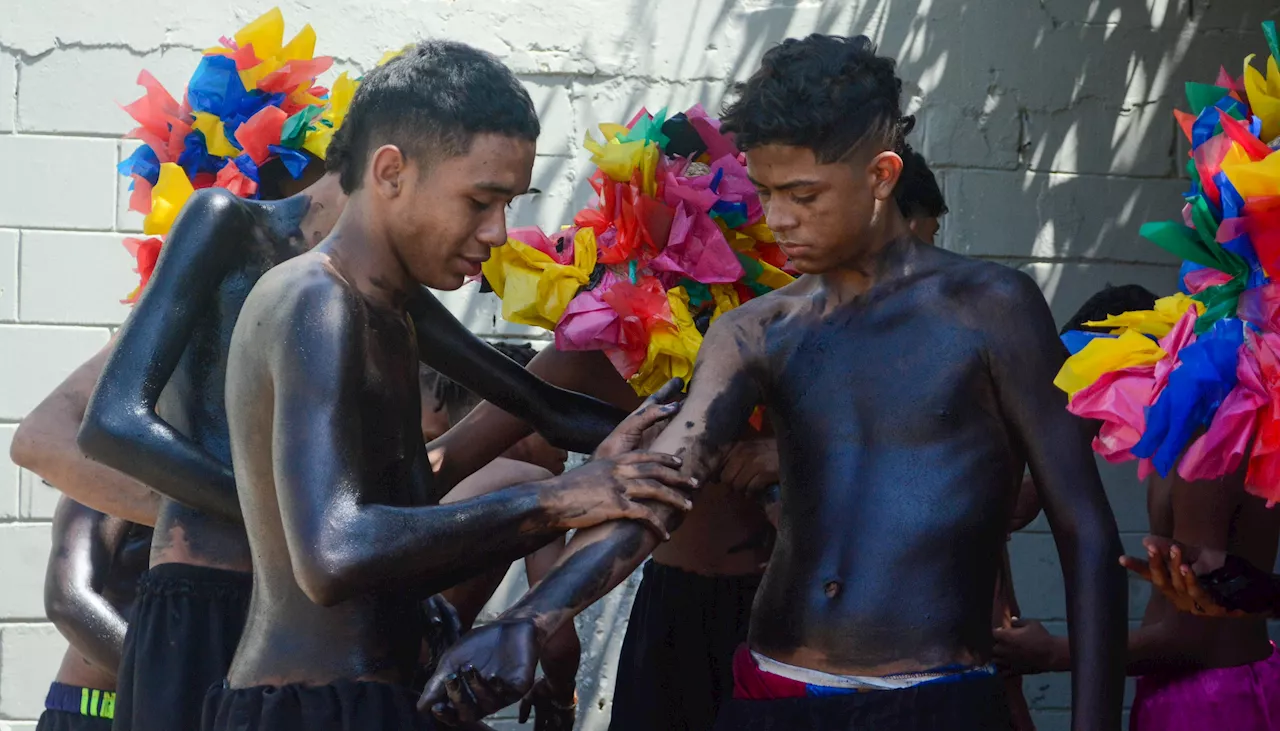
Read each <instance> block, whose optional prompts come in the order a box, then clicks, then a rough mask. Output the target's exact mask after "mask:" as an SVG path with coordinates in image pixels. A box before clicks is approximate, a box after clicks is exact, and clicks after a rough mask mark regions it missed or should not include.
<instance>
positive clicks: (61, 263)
mask: <svg viewBox="0 0 1280 731" xmlns="http://www.w3.org/2000/svg"><path fill="white" fill-rule="evenodd" d="M123 240H124V237H123V236H121V235H120V234H115V233H74V232H65V231H26V232H24V233H23V234H22V284H23V287H22V306H21V309H20V310H19V312H20V314H21V319H22V320H23V321H25V322H56V323H100V324H112V325H118V324H120V323H121V322H123V321H124V318H125V316H126V315H128V314H129V309H130V308H129V306H128V305H124V304H121V303H120V300H122V299H124V298H125V297H127V296H128V294H129V293H130V292H131V291H133V288H134V287H136V286H138V275H137V274H136V273H134V271H133V267H134V260H133V257H132V256H130V255H129V252H128V251H126V250H125V248H124V246H123V245H122V241H123Z"/></svg>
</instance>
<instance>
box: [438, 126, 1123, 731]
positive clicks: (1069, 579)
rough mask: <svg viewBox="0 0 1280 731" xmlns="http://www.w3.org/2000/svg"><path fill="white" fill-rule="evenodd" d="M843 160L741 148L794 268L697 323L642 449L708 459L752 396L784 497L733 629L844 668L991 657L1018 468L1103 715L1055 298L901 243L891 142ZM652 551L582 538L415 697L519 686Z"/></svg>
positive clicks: (1097, 552)
mask: <svg viewBox="0 0 1280 731" xmlns="http://www.w3.org/2000/svg"><path fill="white" fill-rule="evenodd" d="M851 155H852V158H851V160H850V161H848V162H837V163H833V164H829V165H823V164H819V163H818V162H817V161H816V159H815V158H814V155H813V152H812V151H811V150H808V149H805V148H797V147H791V146H786V145H764V146H762V147H760V148H754V149H752V150H750V151H749V152H748V154H747V158H748V170H749V172H750V174H751V176H752V178H753V179H754V180H755V181H756V183H757V187H758V189H759V191H760V193H761V201H762V203H763V204H764V206H765V214H766V217H767V219H768V221H769V223H770V226H771V228H772V229H773V230H774V233H775V235H776V236H777V238H778V241H779V243H780V244H781V246H782V248H783V251H784V252H785V253H787V255H788V256H789V257H790V259H791V261H792V264H793V266H795V267H796V268H797V269H798V270H800V271H801V272H804V273H805V274H806V276H803V277H801V278H800V280H799V281H797V282H795V283H794V284H793V285H791V286H788V287H786V288H784V289H782V290H779V291H777V292H774V293H772V294H770V295H767V296H764V297H760V298H757V299H755V300H752V301H750V302H748V303H746V304H745V305H743V306H742V307H740V308H738V309H736V310H733V311H731V312H729V313H727V314H725V315H724V316H722V317H721V318H720V319H719V320H717V322H716V323H715V324H714V325H712V327H711V329H710V331H709V332H708V334H707V337H706V339H705V341H704V343H703V346H702V350H701V352H700V353H699V358H698V364H697V368H696V370H695V377H694V380H693V383H692V384H691V387H690V390H689V396H688V398H687V400H686V401H685V403H684V405H683V407H682V409H681V414H680V416H679V417H678V418H676V419H674V420H673V421H672V424H671V425H670V426H669V427H668V428H667V429H666V431H664V432H663V434H662V435H661V436H660V437H658V439H657V440H656V441H655V442H654V444H653V446H652V448H653V449H654V450H661V451H667V452H670V453H672V454H676V455H678V456H680V457H682V458H683V460H684V468H683V469H684V471H685V472H686V473H688V474H690V475H693V476H697V477H702V476H706V475H709V474H712V473H714V471H715V470H716V469H717V468H718V467H719V465H720V463H721V461H722V460H723V459H724V456H725V453H726V452H727V450H728V448H729V445H730V443H731V441H732V440H733V439H734V437H735V436H736V434H737V431H738V429H739V428H740V427H741V425H742V423H743V422H744V421H745V420H746V419H747V418H748V416H749V414H750V411H751V409H752V407H753V406H754V405H755V404H756V403H760V402H763V403H764V404H765V407H766V410H767V413H768V415H769V418H770V420H771V421H772V424H773V427H774V431H775V432H776V435H777V438H778V446H779V453H780V467H781V475H782V481H781V482H782V510H781V518H780V521H779V528H778V539H777V545H776V547H775V549H774V553H773V557H772V559H771V561H770V563H769V568H768V570H767V571H766V573H765V576H764V580H763V582H762V584H761V587H760V590H759V592H758V594H757V596H756V602H755V607H754V610H753V614H752V621H751V630H750V644H751V646H752V647H753V648H754V649H756V650H758V651H760V652H762V653H764V654H766V655H769V656H770V657H773V658H775V659H777V660H780V661H782V662H786V663H790V664H794V665H799V666H802V667H808V668H813V669H817V670H823V671H827V672H832V673H839V674H860V675H884V674H889V673H895V672H905V671H912V670H924V669H929V668H935V667H938V666H942V665H948V664H953V663H962V664H976V663H983V662H986V661H987V660H989V658H990V654H991V645H992V629H991V608H992V605H991V598H992V595H993V591H994V582H995V576H996V571H997V567H998V564H999V561H1000V549H1001V546H1002V544H1003V542H1004V539H1005V535H1006V527H1007V526H1008V524H1009V518H1010V516H1011V513H1012V510H1013V504H1014V501H1015V500H1016V497H1017V492H1018V489H1019V485H1020V483H1021V481H1022V475H1023V471H1024V467H1025V466H1026V465H1028V464H1029V465H1030V468H1031V473H1032V475H1033V477H1034V478H1035V480H1036V484H1037V485H1038V486H1039V487H1040V491H1041V497H1042V500H1043V503H1044V506H1045V510H1046V513H1047V514H1048V517H1049V522H1050V525H1051V527H1052V529H1053V532H1054V537H1055V539H1056V541H1057V544H1058V547H1059V553H1060V555H1061V559H1062V565H1063V569H1064V573H1065V578H1066V585H1067V601H1068V608H1069V609H1068V612H1069V616H1070V617H1071V624H1072V638H1073V650H1074V651H1075V652H1074V653H1073V659H1074V664H1073V670H1074V671H1075V672H1074V673H1073V728H1075V729H1077V730H1082V729H1114V728H1117V727H1118V726H1119V723H1120V710H1121V702H1122V700H1123V698H1122V695H1123V693H1122V691H1123V682H1122V681H1123V655H1122V653H1123V648H1124V635H1125V629H1126V627H1125V611H1124V609H1125V597H1126V593H1127V592H1126V585H1125V580H1124V576H1123V572H1122V571H1119V570H1118V569H1119V564H1118V563H1117V557H1118V556H1119V555H1120V543H1119V535H1118V532H1117V530H1116V526H1115V520H1114V518H1113V517H1112V515H1111V511H1110V509H1109V507H1108V505H1107V502H1106V497H1105V495H1104V493H1103V490H1102V485H1101V481H1100V479H1099V477H1098V472H1097V469H1096V466H1095V465H1094V462H1093V458H1092V454H1091V453H1090V451H1089V445H1088V439H1087V437H1086V435H1085V434H1084V432H1083V431H1082V430H1081V427H1080V425H1079V424H1078V423H1077V421H1076V420H1075V419H1074V417H1072V416H1071V415H1070V414H1069V413H1068V412H1067V411H1066V408H1065V406H1066V404H1065V398H1064V396H1063V394H1062V392H1061V391H1058V390H1057V389H1056V388H1054V386H1053V383H1052V381H1053V377H1054V374H1055V373H1056V372H1057V370H1058V368H1059V367H1060V366H1061V364H1062V362H1063V360H1064V358H1065V356H1066V353H1065V352H1063V349H1062V346H1061V343H1060V341H1059V340H1058V338H1057V332H1056V328H1055V327H1054V324H1053V321H1052V317H1051V316H1050V313H1049V309H1048V306H1047V305H1046V303H1045V301H1044V298H1043V296H1042V295H1041V293H1040V291H1039V289H1038V288H1037V287H1036V285H1035V283H1034V282H1032V281H1031V280H1030V279H1029V278H1028V277H1026V276H1025V275H1024V274H1021V273H1018V272H1015V271H1013V270H1010V269H1008V268H1005V267H1002V266H1000V265H997V264H992V263H986V262H980V261H975V260H971V259H967V258H965V257H961V256H958V255H956V254H952V253H950V252H946V251H941V250H938V249H935V248H933V247H930V246H927V245H925V244H923V243H921V242H918V241H916V240H915V239H914V238H913V237H912V236H911V235H910V232H909V230H908V229H907V226H906V223H905V221H903V219H902V217H901V214H900V213H899V212H898V211H897V207H896V205H894V204H893V202H892V199H891V196H892V191H893V187H894V184H895V183H896V181H897V177H898V174H899V172H900V170H901V159H900V158H899V157H898V156H897V155H896V154H893V153H892V152H880V151H876V150H867V151H862V152H856V153H851ZM679 521H680V517H679V516H677V515H671V516H670V521H669V523H668V525H678V524H679ZM654 544H655V542H654V541H653V540H652V538H651V537H650V536H648V535H646V534H645V533H644V532H643V531H639V530H636V529H635V528H634V527H633V526H629V525H626V524H611V525H606V526H601V527H599V528H595V529H592V530H589V531H580V532H579V533H578V534H576V535H575V536H574V538H573V540H572V541H571V542H570V544H569V546H568V547H567V548H566V555H565V557H564V558H563V559H562V560H561V563H560V564H559V566H558V567H557V568H556V569H554V570H553V571H552V572H551V574H549V575H548V576H547V577H546V578H545V579H543V581H542V582H541V583H540V584H539V585H538V586H536V587H534V588H532V589H531V590H530V592H529V593H528V594H527V595H526V596H525V597H524V598H523V599H522V600H521V601H520V602H518V603H517V604H516V606H514V607H513V608H512V609H511V610H509V611H508V612H505V613H504V614H503V615H502V616H501V617H500V618H499V619H498V621H496V622H495V623H493V624H491V625H487V626H485V627H482V628H479V629H477V630H475V631H473V632H471V633H470V634H468V635H467V636H466V637H464V638H463V639H462V641H461V642H459V643H458V644H456V645H454V647H453V648H451V649H450V650H449V651H448V652H446V653H445V656H444V657H443V658H442V660H441V664H440V668H439V670H438V671H437V674H436V676H435V677H433V678H432V680H431V681H430V682H429V683H428V685H427V688H426V690H425V692H424V695H423V698H422V700H421V701H420V708H424V709H425V708H430V709H431V710H432V711H433V712H434V713H436V715H437V717H438V718H440V719H441V720H443V721H444V722H446V723H448V722H454V721H468V720H471V719H472V718H475V717H477V716H478V715H481V714H484V713H486V712H491V711H492V709H494V708H496V707H499V706H501V705H503V704H505V703H510V702H513V701H514V700H515V699H517V698H518V697H519V694H520V693H521V692H523V690H524V688H526V687H527V685H526V683H527V679H528V678H529V677H530V676H531V670H530V669H529V665H530V663H532V662H536V658H537V652H538V643H539V642H541V641H543V640H544V639H545V637H546V636H547V634H548V633H549V632H552V631H554V630H555V629H556V628H557V627H559V626H560V624H562V623H563V622H565V621H569V619H570V618H572V617H573V616H574V615H575V614H576V613H578V612H579V611H581V610H582V609H583V608H585V607H586V606H588V605H589V604H591V603H592V602H593V601H595V600H597V599H598V598H599V597H601V596H602V595H603V594H604V593H606V592H607V591H608V590H610V589H611V588H613V587H614V586H616V585H617V584H618V583H619V582H621V581H622V580H623V579H625V578H626V576H628V575H629V574H630V573H631V571H632V570H634V568H635V567H636V566H637V565H638V564H639V563H640V562H641V561H642V560H643V558H644V556H645V555H646V554H647V553H648V552H649V551H650V550H651V549H652V548H653V546H654ZM468 671H469V672H468Z"/></svg>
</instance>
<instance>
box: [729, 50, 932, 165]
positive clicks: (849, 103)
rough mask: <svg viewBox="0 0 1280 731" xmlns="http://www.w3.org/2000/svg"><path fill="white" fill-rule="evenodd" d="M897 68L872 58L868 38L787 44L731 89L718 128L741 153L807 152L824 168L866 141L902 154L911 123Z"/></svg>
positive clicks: (880, 58) (885, 59) (888, 60)
mask: <svg viewBox="0 0 1280 731" xmlns="http://www.w3.org/2000/svg"><path fill="white" fill-rule="evenodd" d="M894 69H895V63H894V60H893V59H892V58H888V57H885V56H877V55H876V45H875V43H873V42H872V41H871V39H869V38H867V37H866V36H856V37H853V38H846V37H844V36H828V35H819V34H816V33H815V34H814V35H811V36H809V37H808V38H805V39H804V40H798V39H795V38H789V39H787V40H785V41H783V42H782V43H781V44H779V45H777V46H774V47H773V48H771V49H770V50H769V51H768V53H766V54H765V55H764V59H763V60H762V61H761V62H760V68H759V69H757V70H756V72H755V73H754V74H752V75H751V78H749V79H748V80H747V81H746V82H744V83H741V84H738V85H737V86H736V87H735V91H736V92H737V99H736V100H735V101H734V102H733V103H732V104H730V105H729V106H728V107H727V108H726V109H725V111H724V114H723V117H722V119H723V128H724V130H725V131H726V132H732V133H734V135H735V136H736V140H737V143H738V147H739V148H740V149H742V150H751V149H752V148H755V147H759V146H761V145H768V144H781V145H793V146H796V147H806V148H809V149H811V150H813V153H814V157H816V158H817V160H818V162H820V163H824V164H825V163H833V162H837V161H839V160H842V159H845V158H846V156H847V155H848V154H849V153H850V152H852V151H853V150H854V149H855V148H857V147H859V145H860V144H861V143H864V142H865V143H867V144H872V145H875V146H877V147H878V148H880V149H881V150H893V151H894V152H899V153H900V152H902V149H903V144H904V139H905V137H906V135H907V133H908V132H910V131H911V128H912V127H913V126H914V124H915V120H914V119H913V118H911V117H903V116H902V109H901V106H900V101H899V98H900V97H901V95H902V81H901V80H900V79H899V78H898V76H897V74H896V72H895V70H894Z"/></svg>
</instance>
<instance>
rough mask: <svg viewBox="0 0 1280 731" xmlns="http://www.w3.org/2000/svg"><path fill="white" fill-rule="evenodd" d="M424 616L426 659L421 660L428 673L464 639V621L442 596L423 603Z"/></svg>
mask: <svg viewBox="0 0 1280 731" xmlns="http://www.w3.org/2000/svg"><path fill="white" fill-rule="evenodd" d="M422 616H423V619H424V625H425V627H424V631H423V643H422V644H423V648H422V649H423V651H424V652H423V655H424V657H421V658H419V660H420V662H421V664H422V666H423V667H425V668H426V669H427V671H428V672H432V671H434V669H435V665H436V662H437V661H438V660H439V659H440V657H441V656H442V655H444V651H445V650H447V649H449V648H450V647H451V646H453V644H454V643H456V642H457V641H458V640H459V639H460V638H461V637H462V620H461V619H459V618H458V610H456V609H454V608H453V605H452V604H450V603H449V600H448V599H445V598H444V596H443V595H441V594H436V595H434V596H432V597H431V598H430V599H427V600H426V601H424V602H422Z"/></svg>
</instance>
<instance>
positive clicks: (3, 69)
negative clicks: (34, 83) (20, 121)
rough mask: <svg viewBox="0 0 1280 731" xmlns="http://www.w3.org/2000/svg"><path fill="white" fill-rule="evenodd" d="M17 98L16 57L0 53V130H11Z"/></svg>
mask: <svg viewBox="0 0 1280 731" xmlns="http://www.w3.org/2000/svg"><path fill="white" fill-rule="evenodd" d="M17 98H18V59H16V58H14V57H13V56H11V55H9V54H7V53H0V132H12V131H13V117H14V114H15V111H16V110H17Z"/></svg>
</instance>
